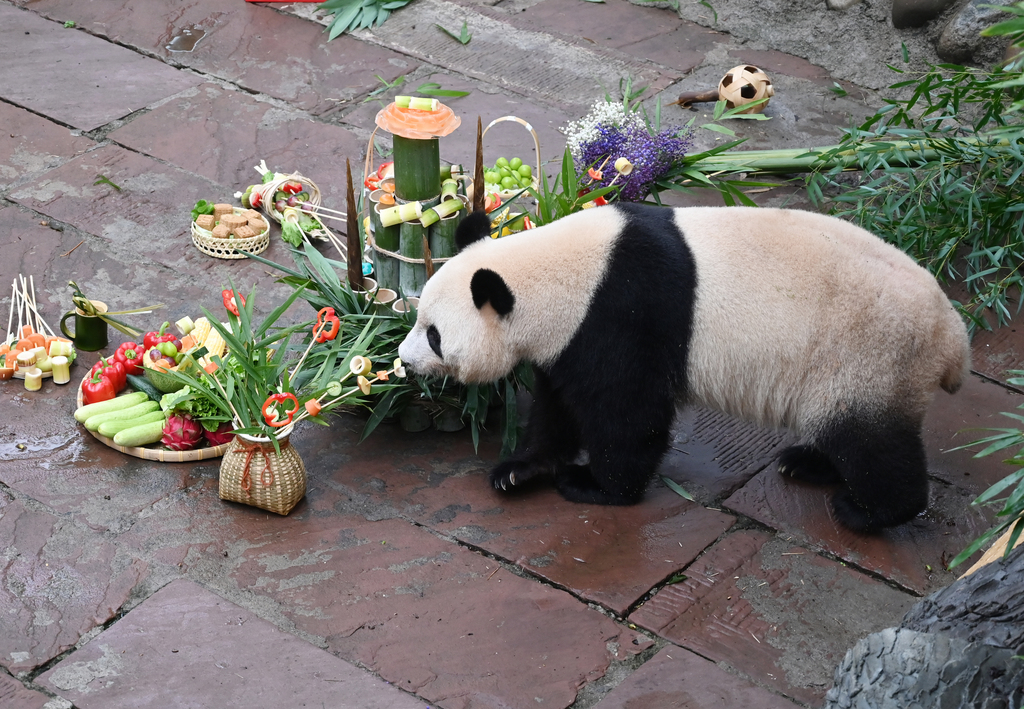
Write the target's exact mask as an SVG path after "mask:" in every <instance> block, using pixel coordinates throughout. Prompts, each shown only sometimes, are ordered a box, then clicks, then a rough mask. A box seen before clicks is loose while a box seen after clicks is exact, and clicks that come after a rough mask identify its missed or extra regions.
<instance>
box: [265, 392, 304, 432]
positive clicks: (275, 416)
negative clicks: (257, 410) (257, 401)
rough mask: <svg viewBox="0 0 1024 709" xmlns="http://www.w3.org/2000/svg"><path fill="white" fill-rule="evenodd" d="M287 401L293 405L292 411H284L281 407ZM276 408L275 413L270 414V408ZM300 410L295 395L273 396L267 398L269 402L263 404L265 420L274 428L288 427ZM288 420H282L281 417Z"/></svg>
mask: <svg viewBox="0 0 1024 709" xmlns="http://www.w3.org/2000/svg"><path fill="white" fill-rule="evenodd" d="M286 401H290V402H291V403H292V407H291V408H290V409H285V410H283V411H282V409H281V408H279V407H280V405H281V404H284V403H285V402H286ZM271 407H273V408H274V413H271V412H270V408H271ZM298 410H299V400H298V399H296V398H295V394H271V395H270V396H268V397H267V400H266V401H264V402H263V420H264V421H266V422H267V425H268V426H271V427H273V428H281V427H282V426H287V425H288V424H290V423H291V422H292V419H293V418H295V412H296V411H298ZM282 415H283V416H286V417H287V418H285V419H281V416H282Z"/></svg>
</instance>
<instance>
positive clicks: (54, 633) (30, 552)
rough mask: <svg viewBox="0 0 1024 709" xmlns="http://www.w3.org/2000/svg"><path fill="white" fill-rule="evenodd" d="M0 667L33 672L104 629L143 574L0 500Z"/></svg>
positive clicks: (45, 517)
mask: <svg viewBox="0 0 1024 709" xmlns="http://www.w3.org/2000/svg"><path fill="white" fill-rule="evenodd" d="M0 539H3V540H4V546H5V549H4V559H5V562H4V565H3V566H0V608H3V609H4V612H3V613H2V614H0V665H2V666H4V667H6V668H7V670H8V671H10V672H12V673H15V674H17V673H19V672H24V671H27V670H31V669H33V668H35V667H39V666H40V665H43V664H45V663H47V662H49V661H50V660H52V659H53V658H54V657H56V656H57V655H59V654H60V653H62V652H64V651H66V650H67V649H68V648H70V647H72V646H73V645H74V644H75V643H76V642H78V640H79V639H80V638H81V636H82V635H83V634H85V633H87V632H89V631H90V630H91V629H92V628H93V627H95V626H97V625H102V624H104V623H106V622H107V621H109V620H110V619H111V618H112V617H113V615H114V613H115V612H116V611H117V609H118V608H120V607H121V606H122V605H123V604H124V603H125V602H126V601H127V600H128V598H129V594H130V593H131V591H132V589H133V587H134V586H135V585H136V584H137V583H138V582H139V580H140V579H142V578H143V577H144V576H145V574H146V565H145V564H144V563H142V562H141V561H138V560H135V559H131V558H124V557H122V556H121V555H120V554H118V552H117V549H116V547H115V546H114V544H112V543H111V542H109V541H107V540H105V539H103V538H102V537H101V536H99V535H89V534H84V533H83V529H82V528H80V527H78V526H77V525H75V524H73V523H72V522H70V521H68V520H65V519H63V518H61V517H58V516H56V515H54V514H52V513H51V512H47V511H43V510H41V509H39V507H38V505H36V504H30V503H26V502H22V501H21V500H15V499H12V498H11V497H10V496H9V495H8V494H7V493H5V492H0Z"/></svg>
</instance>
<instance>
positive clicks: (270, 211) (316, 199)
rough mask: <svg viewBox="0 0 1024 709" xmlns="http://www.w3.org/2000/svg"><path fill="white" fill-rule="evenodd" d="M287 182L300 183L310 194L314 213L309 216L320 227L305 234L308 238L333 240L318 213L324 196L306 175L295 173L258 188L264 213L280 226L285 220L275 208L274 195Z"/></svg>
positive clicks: (282, 176) (310, 202)
mask: <svg viewBox="0 0 1024 709" xmlns="http://www.w3.org/2000/svg"><path fill="white" fill-rule="evenodd" d="M286 182H298V183H300V184H301V185H302V186H303V187H304V188H305V190H306V192H309V204H311V205H313V213H312V214H309V215H308V216H309V217H311V218H312V219H313V220H314V221H315V222H316V223H317V224H319V225H320V226H319V228H317V229H313V230H312V231H308V232H305V234H306V236H309V237H310V238H313V239H319V240H320V241H328V240H331V236H332V235H333V234H332V233H331V231H330V229H328V228H327V225H326V224H324V223H323V220H322V219H320V216H319V215H318V214H317V213H316V211H317V209H318V208H319V207H320V202H321V200H322V199H323V194H322V193H321V192H320V188H319V187H318V186H317V184H316V183H315V182H313V181H312V180H311V179H309V178H308V177H305V176H304V175H300V174H299V173H297V172H293V173H291V174H288V175H281V176H280V177H277V178H275V179H273V180H271V181H270V182H267V183H265V184H263V185H260V186H258V187H257V188H256V189H258V190H259V191H260V209H261V210H262V211H263V213H264V214H266V215H267V216H269V217H270V218H271V219H273V220H274V221H275V222H277V223H278V224H280V223H281V222H282V221H283V220H284V215H283V214H281V212H279V211H277V208H276V207H274V194H275V193H276V192H277V191H278V190H280V189H281V186H282V185H284V183H286ZM254 191H255V190H254Z"/></svg>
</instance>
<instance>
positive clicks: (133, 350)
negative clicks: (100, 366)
mask: <svg viewBox="0 0 1024 709" xmlns="http://www.w3.org/2000/svg"><path fill="white" fill-rule="evenodd" d="M142 355H143V351H142V348H141V347H139V346H138V345H137V344H135V343H134V342H122V343H121V345H120V346H119V347H118V348H117V351H116V352H114V360H115V361H117V362H120V363H121V366H122V367H124V371H125V374H135V375H141V374H142Z"/></svg>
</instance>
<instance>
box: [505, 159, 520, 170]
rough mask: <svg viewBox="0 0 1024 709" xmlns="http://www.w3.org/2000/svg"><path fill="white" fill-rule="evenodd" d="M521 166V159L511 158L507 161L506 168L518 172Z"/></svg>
mask: <svg viewBox="0 0 1024 709" xmlns="http://www.w3.org/2000/svg"><path fill="white" fill-rule="evenodd" d="M522 164H523V161H522V158H512V159H511V160H509V161H508V166H509V167H510V168H511V169H513V170H518V169H519V167H520V166H521V165H522Z"/></svg>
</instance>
